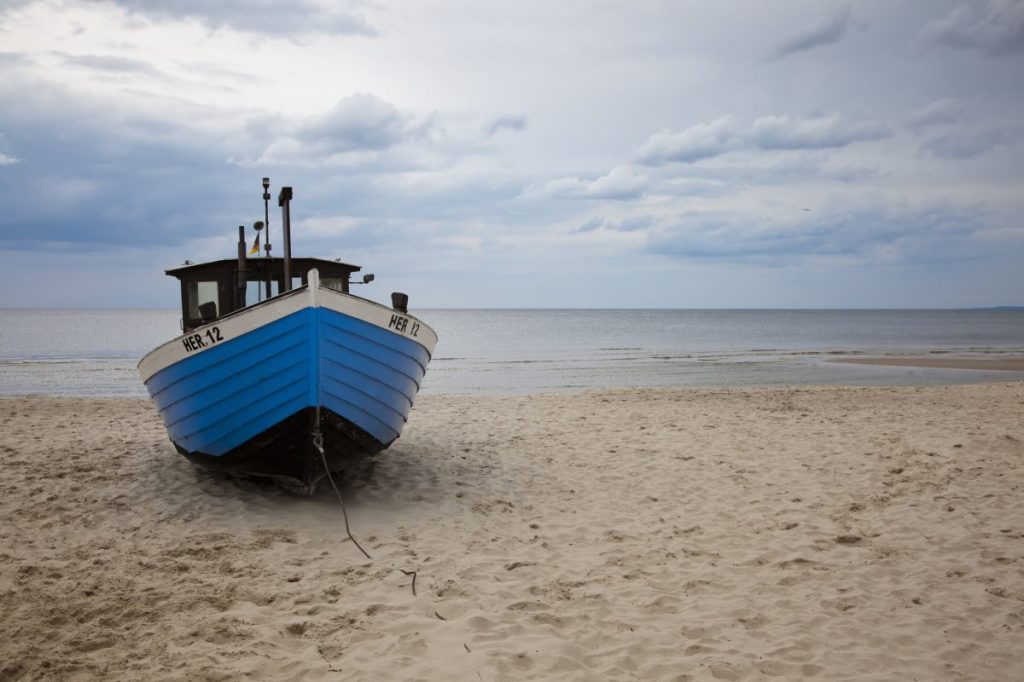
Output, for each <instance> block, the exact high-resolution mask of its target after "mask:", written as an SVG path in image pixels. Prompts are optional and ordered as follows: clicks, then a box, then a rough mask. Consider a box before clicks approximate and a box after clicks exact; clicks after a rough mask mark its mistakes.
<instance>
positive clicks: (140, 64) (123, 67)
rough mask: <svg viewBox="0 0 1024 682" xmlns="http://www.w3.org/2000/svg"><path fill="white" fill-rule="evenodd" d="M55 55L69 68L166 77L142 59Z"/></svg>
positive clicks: (59, 53) (58, 53) (95, 55)
mask: <svg viewBox="0 0 1024 682" xmlns="http://www.w3.org/2000/svg"><path fill="white" fill-rule="evenodd" d="M53 54H54V55H55V56H56V57H58V58H60V60H61V61H62V62H64V63H65V64H67V65H69V66H77V67H80V68H83V69H89V70H92V71H102V72H105V73H115V74H136V75H143V76H157V77H160V78H163V77H164V73H163V72H162V71H160V70H159V69H157V68H156V67H154V66H153V65H152V64H149V63H148V62H145V61H143V60H141V59H132V58H130V57H119V56H115V55H97V54H68V53H67V52H54V53H53Z"/></svg>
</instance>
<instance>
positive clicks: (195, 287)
mask: <svg viewBox="0 0 1024 682" xmlns="http://www.w3.org/2000/svg"><path fill="white" fill-rule="evenodd" d="M211 313H212V314H211ZM218 314H219V311H218V300H217V283H216V282H189V283H188V317H189V319H190V320H208V319H213V318H215V317H217V315H218Z"/></svg>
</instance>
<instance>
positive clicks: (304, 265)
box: [164, 256, 362, 279]
mask: <svg viewBox="0 0 1024 682" xmlns="http://www.w3.org/2000/svg"><path fill="white" fill-rule="evenodd" d="M246 262H247V263H249V264H251V266H253V267H257V268H259V267H266V265H268V264H273V265H277V264H283V263H284V258H279V257H277V256H274V257H272V258H266V257H264V256H254V257H252V258H248V259H246ZM261 263H262V265H260V264H261ZM237 266H238V259H237V258H223V259H221V260H209V261H206V262H204V263H188V264H187V265H179V266H178V267H176V268H168V269H167V270H164V272H165V273H167V274H168V275H170V276H172V277H177V278H179V279H180V278H182V277H183V276H187V275H189V274H191V273H198V272H202V271H209V270H219V269H222V268H226V267H237ZM292 267H293V268H294V269H296V270H309V269H310V268H318V269H320V270H322V271H323V272H324V274H327V273H329V272H337V271H338V270H342V271H344V272H349V273H352V272H359V271H360V270H362V268H361V267H360V266H358V265H352V264H351V263H343V262H341V261H340V260H327V259H325V258H295V257H293V258H292Z"/></svg>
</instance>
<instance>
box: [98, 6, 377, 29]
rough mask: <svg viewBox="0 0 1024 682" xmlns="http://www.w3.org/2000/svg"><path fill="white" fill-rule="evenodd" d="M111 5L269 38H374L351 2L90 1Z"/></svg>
mask: <svg viewBox="0 0 1024 682" xmlns="http://www.w3.org/2000/svg"><path fill="white" fill-rule="evenodd" d="M90 2H101V3H113V4H115V5H118V6H119V7H121V8H123V9H124V10H125V11H127V12H128V13H130V14H135V15H138V16H143V17H146V18H148V19H153V20H157V21H180V20H182V19H194V20H196V21H199V22H200V23H202V24H204V25H205V26H208V27H209V28H211V29H222V28H226V29H231V30H235V31H241V32H245V33H255V34H264V35H271V36H301V35H308V34H313V33H327V34H341V35H361V36H375V35H377V33H378V32H377V29H375V28H374V27H373V26H371V25H370V24H369V22H368V21H367V20H366V19H365V18H364V17H363V16H361V15H360V14H359V13H358V12H357V11H355V7H357V6H358V4H357V3H354V2H328V1H324V2H320V1H317V0H290V1H289V2H278V1H277V0H218V1H217V2H208V1H207V0H90Z"/></svg>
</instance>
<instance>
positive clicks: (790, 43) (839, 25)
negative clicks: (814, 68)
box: [772, 7, 850, 59]
mask: <svg viewBox="0 0 1024 682" xmlns="http://www.w3.org/2000/svg"><path fill="white" fill-rule="evenodd" d="M849 26H850V8H849V7H843V8H842V9H840V10H839V11H838V12H836V13H835V14H834V15H833V16H831V17H828V18H826V19H822V20H820V21H816V22H814V23H812V24H808V25H807V26H804V27H802V28H800V29H798V30H796V31H794V32H793V33H791V34H790V35H788V36H786V37H785V38H784V39H783V40H782V42H780V43H779V44H778V45H777V46H776V47H775V49H774V50H772V58H773V59H782V58H783V57H788V56H789V55H791V54H796V53H797V52H804V51H806V50H810V49H813V48H815V47H820V46H822V45H832V44H833V43H838V42H839V41H840V40H842V39H843V37H845V36H846V33H847V30H848V29H849Z"/></svg>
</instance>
